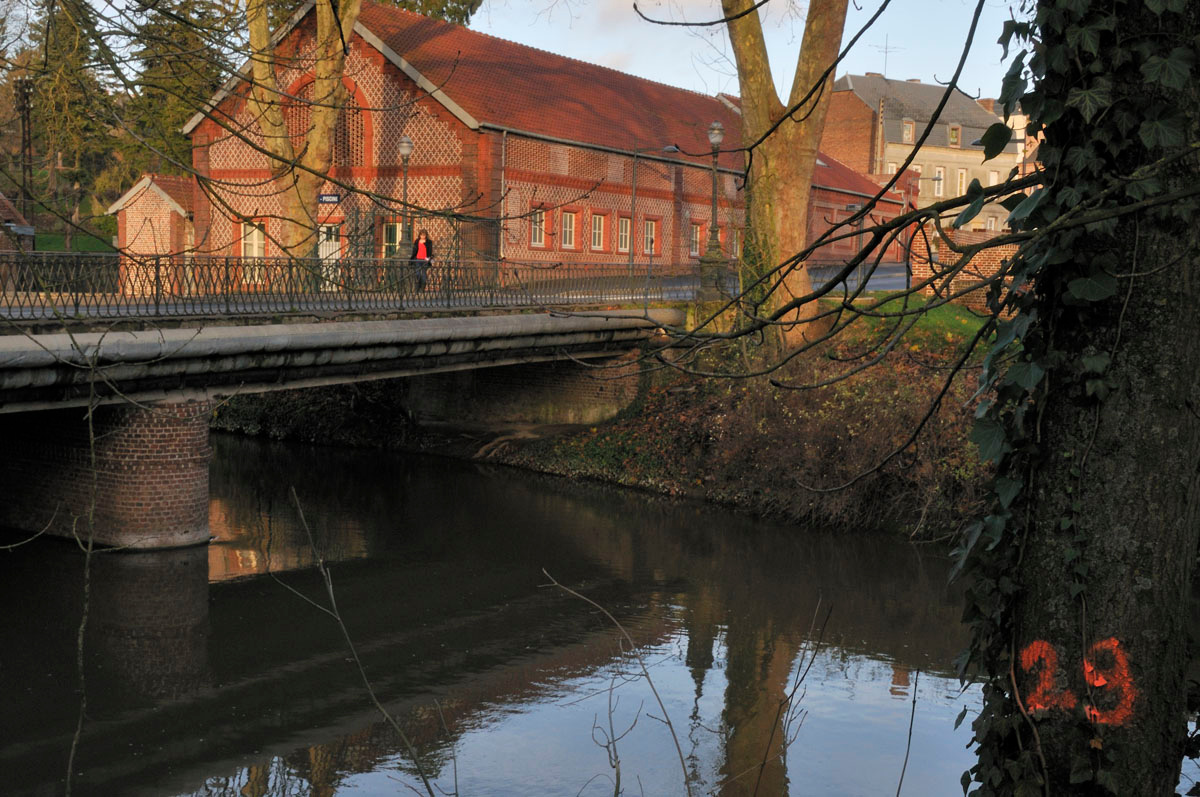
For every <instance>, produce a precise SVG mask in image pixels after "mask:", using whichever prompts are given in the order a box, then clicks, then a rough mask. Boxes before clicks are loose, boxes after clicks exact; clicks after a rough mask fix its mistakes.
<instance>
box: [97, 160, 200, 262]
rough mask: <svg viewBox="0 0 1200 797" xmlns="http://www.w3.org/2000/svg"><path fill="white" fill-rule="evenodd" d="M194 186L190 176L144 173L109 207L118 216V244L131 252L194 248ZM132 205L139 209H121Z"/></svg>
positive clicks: (150, 252) (123, 249)
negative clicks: (130, 211)
mask: <svg viewBox="0 0 1200 797" xmlns="http://www.w3.org/2000/svg"><path fill="white" fill-rule="evenodd" d="M195 189H196V186H195V181H194V180H192V178H191V177H170V176H167V175H162V174H147V175H143V177H142V179H140V180H138V181H137V182H136V183H135V184H134V186H133V188H130V189H129V190H128V191H126V192H125V193H124V194H123V195H122V196H121V198H120V199H118V200H117V201H116V202H114V203H113V204H112V205H111V206H110V207H109V209H108V213H109V215H112V214H116V217H117V247H118V248H119V249H120V250H121V251H122V252H125V253H127V254H131V255H157V254H165V253H168V252H170V253H175V252H187V251H189V250H191V249H192V244H193V229H192V207H193V202H194V201H195ZM129 207H134V208H136V211H137V212H136V213H122V212H121V211H122V210H124V209H126V208H129Z"/></svg>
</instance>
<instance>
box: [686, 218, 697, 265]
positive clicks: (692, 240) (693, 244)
mask: <svg viewBox="0 0 1200 797" xmlns="http://www.w3.org/2000/svg"><path fill="white" fill-rule="evenodd" d="M688 253H689V254H691V256H692V257H699V256H700V222H698V221H693V222H692V227H691V234H690V236H689V238H688Z"/></svg>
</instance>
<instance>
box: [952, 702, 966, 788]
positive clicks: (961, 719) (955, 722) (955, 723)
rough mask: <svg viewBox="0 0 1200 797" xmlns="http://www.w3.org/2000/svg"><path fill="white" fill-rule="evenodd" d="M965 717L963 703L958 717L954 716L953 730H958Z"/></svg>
mask: <svg viewBox="0 0 1200 797" xmlns="http://www.w3.org/2000/svg"><path fill="white" fill-rule="evenodd" d="M966 718H967V707H966V705H964V706H963V710H962V711H960V712H958V717H956V718H955V720H954V730H958V726H959V725H962V721H963V720H964V719H966ZM968 782H969V781H968Z"/></svg>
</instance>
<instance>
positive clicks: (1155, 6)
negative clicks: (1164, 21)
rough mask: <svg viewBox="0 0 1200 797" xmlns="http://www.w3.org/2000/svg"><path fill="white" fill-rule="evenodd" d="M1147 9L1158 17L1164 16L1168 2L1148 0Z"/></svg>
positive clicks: (1164, 0) (1165, 0)
mask: <svg viewBox="0 0 1200 797" xmlns="http://www.w3.org/2000/svg"><path fill="white" fill-rule="evenodd" d="M1146 8H1148V9H1150V11H1151V12H1153V13H1154V14H1156V15H1160V16H1161V15H1162V12H1164V11H1166V10H1167V0H1146Z"/></svg>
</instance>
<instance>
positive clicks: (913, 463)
mask: <svg viewBox="0 0 1200 797" xmlns="http://www.w3.org/2000/svg"><path fill="white" fill-rule="evenodd" d="M977 327H978V323H977V321H976V319H974V318H973V317H971V316H970V314H969V313H968V312H967V311H964V310H959V309H957V308H947V309H945V312H942V313H940V314H935V315H932V316H931V317H930V318H929V319H923V320H922V322H921V324H920V325H919V326H918V327H917V328H915V329H914V330H912V332H910V334H909V335H907V336H906V337H905V339H904V341H902V342H901V344H900V345H899V346H897V347H896V348H895V349H894V350H893V351H892V352H891V353H889V354H888V356H887V357H886V358H884V359H883V360H882V361H881V362H880V363H878V364H876V365H875V366H873V367H871V368H868V369H866V370H865V371H863V372H862V373H859V374H856V375H854V376H850V377H847V378H845V379H842V380H839V381H836V382H834V383H833V384H831V385H829V386H827V387H823V388H818V389H811V390H807V389H806V390H793V389H787V388H784V387H776V386H774V385H772V384H771V382H770V381H768V380H767V379H766V378H762V377H758V378H753V379H748V378H722V379H716V378H701V377H695V376H689V375H687V374H680V373H677V372H675V371H666V372H664V371H658V372H656V373H654V374H650V375H647V378H646V379H645V387H644V389H643V391H642V393H641V397H640V398H639V400H638V401H637V403H635V405H634V406H632V407H630V408H629V410H627V411H626V412H624V413H622V414H621V415H620V416H619V417H618V418H617V419H616V420H613V421H610V422H608V423H604V424H599V425H596V426H588V427H581V428H580V427H576V428H573V429H570V430H568V431H566V432H565V433H556V434H554V435H552V436H541V437H539V434H540V432H535V433H530V430H524V431H522V432H521V433H519V434H511V431H510V430H495V429H493V430H476V431H475V432H474V433H472V432H471V431H470V430H458V429H436V428H435V429H431V428H427V427H422V426H420V425H418V424H416V423H414V422H413V421H412V419H411V418H410V417H409V416H408V414H407V412H406V410H405V409H404V387H403V384H402V383H403V380H394V381H389V382H367V383H361V384H357V385H344V386H338V387H330V388H319V389H314V390H306V391H282V392H279V393H270V394H264V395H262V396H245V397H238V398H235V399H233V400H231V401H230V402H228V403H227V404H225V405H222V406H221V407H219V408H218V410H217V412H216V416H215V420H214V424H213V425H214V427H215V428H217V429H225V430H230V431H236V432H241V433H246V434H258V435H266V436H270V437H273V438H279V439H296V440H304V441H310V442H321V443H334V444H342V445H353V446H371V447H383V448H393V449H401V450H408V451H422V452H430V453H440V454H449V455H453V456H463V457H479V458H487V459H488V460H489V461H492V462H498V463H504V464H508V465H513V466H518V467H522V468H526V469H529V470H533V471H539V472H543V473H550V474H556V475H560V476H565V477H569V478H587V479H593V480H598V481H603V482H609V483H614V484H620V485H624V486H628V487H635V488H640V489H645V490H649V491H653V492H658V493H663V494H667V495H676V496H688V497H695V498H701V499H704V500H708V501H713V502H717V503H721V504H724V505H728V506H733V507H737V508H741V509H744V510H748V511H750V512H753V513H755V514H758V515H761V516H763V517H767V518H772V519H777V520H782V521H786V522H794V523H798V524H806V525H817V526H821V527H824V528H840V529H846V530H852V529H864V530H868V529H880V528H887V529H894V530H898V531H902V532H903V533H905V534H908V535H910V536H915V537H918V538H921V539H936V538H939V537H941V536H945V535H949V534H951V533H953V532H954V531H955V530H956V529H957V527H958V525H959V523H960V522H961V520H962V518H965V517H969V516H971V513H972V510H973V507H974V506H975V505H976V503H977V501H978V500H979V496H980V493H979V485H980V484H982V483H983V482H984V481H985V479H986V475H987V474H986V472H985V468H984V466H983V465H981V463H980V462H979V460H978V458H977V456H976V453H975V448H974V446H973V444H971V443H970V441H969V439H968V435H969V432H970V427H971V423H970V422H971V419H972V412H971V406H970V405H971V401H970V399H971V394H972V392H973V389H974V387H975V384H974V383H975V379H974V374H975V373H976V371H973V370H971V371H967V372H965V373H962V374H959V375H958V376H957V377H956V378H955V380H954V381H953V383H952V384H951V386H950V388H949V390H948V391H947V393H946V395H945V396H944V397H943V398H942V401H941V404H940V406H939V407H938V408H937V409H936V410H935V411H933V412H932V413H930V408H931V406H932V404H933V402H934V400H935V398H936V397H937V395H938V393H939V391H940V390H941V387H942V381H943V379H944V378H945V376H946V366H947V364H948V363H949V362H950V361H951V359H952V358H953V356H954V354H955V351H956V349H957V348H958V347H959V346H960V345H962V343H963V341H964V340H965V339H966V337H967V336H968V335H969V334H971V333H973V332H974V331H975V329H976V328H977ZM872 333H873V330H871V329H870V328H867V329H864V330H862V331H860V332H859V333H858V334H856V335H852V336H842V337H841V338H840V339H838V340H837V341H836V342H835V343H834V344H831V345H830V346H829V347H828V348H827V349H825V350H824V351H822V352H820V353H814V354H810V355H808V356H806V357H804V358H803V359H802V360H800V361H799V362H798V363H797V364H795V365H793V366H790V368H789V370H788V371H786V372H776V373H775V374H773V376H774V377H775V378H776V379H777V380H779V381H780V382H783V383H784V384H811V383H812V382H815V381H820V380H822V379H827V378H829V377H831V376H833V375H834V374H836V373H841V372H844V371H846V370H848V369H849V368H851V367H853V364H854V362H855V361H856V357H858V356H860V355H861V354H863V353H864V352H865V351H868V350H870V349H871V347H872V346H873V343H874V341H873V340H872V339H871V336H872ZM738 351H739V347H730V348H729V349H728V350H727V351H726V353H725V354H724V355H722V354H719V353H718V354H717V355H714V356H712V357H710V361H709V362H707V363H705V364H704V367H705V368H714V367H715V368H720V367H722V366H731V365H733V364H734V363H735V361H736V362H737V363H738V364H739V366H740V367H743V368H745V367H746V366H745V363H743V362H742V359H741V356H740V354H738ZM723 357H724V358H725V360H726V361H725V362H721V360H722V358H723ZM731 370H732V369H731ZM751 370H752V367H751ZM927 414H928V415H929V417H928V418H926V415H927ZM922 422H924V428H923V429H922V431H921V434H920V435H919V436H918V437H917V440H916V442H915V443H914V444H913V445H911V446H909V447H908V448H906V449H905V450H904V451H902V452H901V453H899V454H895V455H893V454H894V452H896V451H897V450H898V449H900V448H901V447H902V446H903V445H904V443H905V442H906V441H907V440H908V439H909V437H910V436H911V435H912V433H913V432H914V431H915V430H916V429H917V427H918V426H919V425H921V424H922ZM555 432H562V430H561V429H557V430H555ZM843 485H845V486H844V488H843V489H834V488H838V487H842V486H843Z"/></svg>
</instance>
